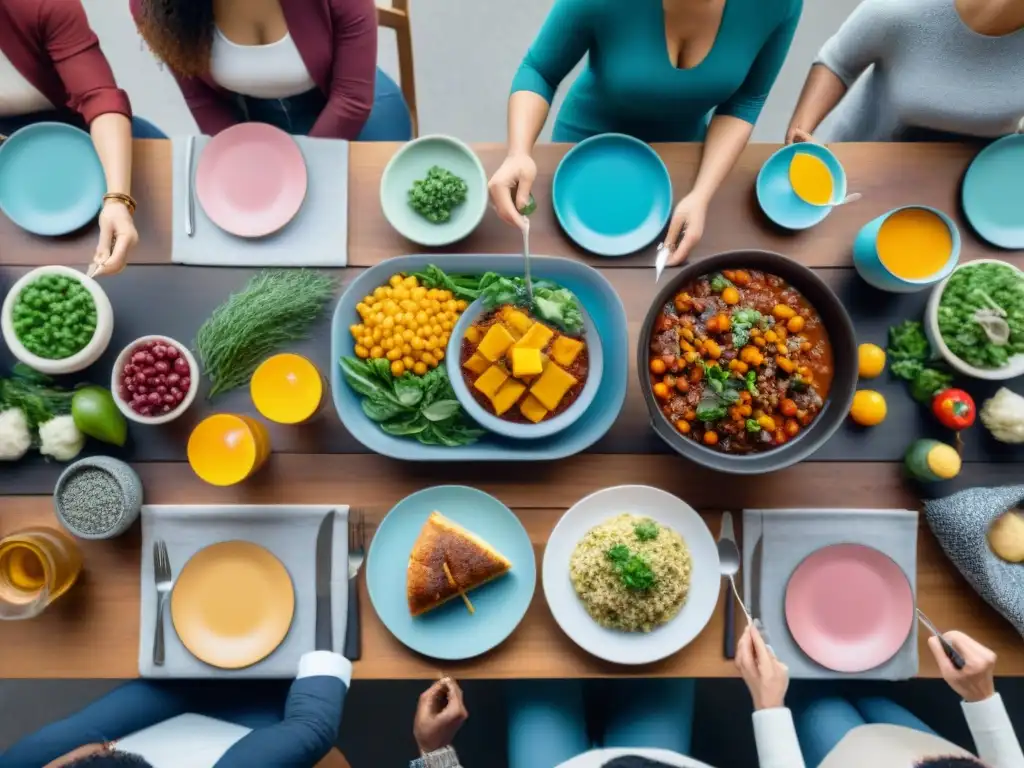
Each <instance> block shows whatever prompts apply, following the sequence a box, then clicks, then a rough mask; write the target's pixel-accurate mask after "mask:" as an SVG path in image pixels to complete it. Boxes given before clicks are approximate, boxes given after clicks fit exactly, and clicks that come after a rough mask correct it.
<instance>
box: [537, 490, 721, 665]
mask: <svg viewBox="0 0 1024 768" xmlns="http://www.w3.org/2000/svg"><path fill="white" fill-rule="evenodd" d="M622 514H632V515H638V516H641V517H650V518H653V519H654V520H656V521H658V522H659V523H661V524H662V525H665V526H667V527H669V528H672V529H673V530H674V531H676V533H678V534H679V535H680V536H682V537H683V539H684V540H685V541H686V544H687V546H688V547H689V548H690V557H691V561H692V565H693V567H692V570H691V574H690V592H689V594H688V595H687V597H686V602H685V603H684V604H683V607H682V609H681V610H680V611H679V613H678V614H677V615H676V617H675V618H674V619H672V620H671V621H670V622H668V623H667V624H663V625H662V626H660V627H658V628H657V629H655V630H653V631H651V632H648V633H646V634H645V633H643V632H621V631H618V630H613V629H606V628H605V627H602V626H601V625H600V624H598V623H597V622H596V621H594V620H593V619H592V618H590V614H588V613H587V610H586V608H584V607H583V602H582V601H581V600H580V599H579V597H578V596H577V595H576V590H575V589H573V586H572V581H570V579H569V560H570V559H571V557H572V553H573V550H575V549H576V544H577V543H578V542H579V540H580V539H582V538H583V536H584V534H586V532H587V531H589V530H590V529H591V528H593V527H594V526H597V525H600V524H601V523H603V522H605V521H607V520H609V519H610V518H613V517H617V516H618V515H622ZM721 581H722V575H721V572H720V570H719V564H718V548H717V546H716V545H715V540H714V537H713V536H712V535H711V531H709V530H708V527H707V525H706V524H705V523H704V520H703V519H702V518H701V516H700V515H698V514H697V512H696V511H695V510H694V509H693V507H691V506H690V505H689V504H687V503H686V502H685V501H682V500H681V499H678V498H676V497H675V496H673V495H672V494H670V493H666V492H665V491H662V490H659V489H657V488H651V487H649V486H646V485H620V486H617V487H615V488H606V489H605V490H603V491H598V492H597V493H594V494H591V495H590V496H587V497H586V498H584V499H582V500H580V501H578V502H577V503H576V504H575V505H574V506H573V507H572V508H571V509H570V510H569V511H568V512H566V513H565V514H564V515H563V516H562V519H561V520H559V521H558V525H556V526H555V529H554V530H553V531H552V532H551V537H550V538H549V539H548V544H547V548H546V549H545V550H544V575H543V582H544V596H545V598H546V599H547V602H548V605H549V606H550V608H551V613H552V614H553V615H554V617H555V621H557V622H558V625H559V626H560V627H561V628H562V631H564V632H565V634H567V635H568V636H569V637H570V638H572V639H573V640H574V641H575V642H576V643H577V645H579V646H580V647H581V648H583V649H584V650H585V651H588V652H589V653H592V654H593V655H594V656H597V657H599V658H602V659H605V660H606V661H611V662H613V663H616V664H649V663H651V662H654V661H658V660H659V659H664V658H665V657H667V656H671V655H672V654H673V653H675V652H676V651H678V650H679V649H680V648H683V647H685V646H686V645H687V644H689V643H690V642H691V641H692V640H693V639H694V638H695V637H697V635H699V634H700V633H701V632H702V631H703V629H704V627H705V626H707V623H708V621H709V620H710V619H711V615H712V613H713V612H714V610H715V606H716V605H717V603H718V590H719V588H720V586H721Z"/></svg>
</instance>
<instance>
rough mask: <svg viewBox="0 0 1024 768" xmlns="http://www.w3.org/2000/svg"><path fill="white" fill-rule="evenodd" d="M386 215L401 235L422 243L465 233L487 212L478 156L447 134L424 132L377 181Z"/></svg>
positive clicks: (458, 237) (450, 240) (450, 239)
mask: <svg viewBox="0 0 1024 768" xmlns="http://www.w3.org/2000/svg"><path fill="white" fill-rule="evenodd" d="M380 205H381V209H382V210H383V211H384V217H385V218H386V219H387V220H388V223H390V224H391V226H392V227H394V228H395V229H396V230H397V231H398V232H399V234H401V235H403V236H404V237H407V238H408V239H410V240H412V241H413V242H414V243H418V244H419V245H426V246H439V245H448V244H450V243H454V242H456V241H458V240H461V239H462V238H464V237H466V236H467V235H469V234H470V233H471V232H472V231H473V230H474V229H476V228H477V226H478V225H479V224H480V222H481V221H482V220H483V217H484V213H485V212H486V210H487V176H486V175H485V174H484V167H483V165H481V163H480V159H479V158H478V157H477V156H476V155H475V154H474V153H473V150H472V149H470V148H469V147H468V146H467V145H466V144H464V143H463V142H461V141H459V140H458V139H455V138H452V137H451V136H440V135H437V136H423V137H422V138H419V139H416V140H415V141H411V142H409V143H408V144H406V145H405V146H404V147H402V148H401V149H400V150H398V152H396V153H395V156H394V157H392V158H391V161H390V162H389V163H388V164H387V167H386V168H385V169H384V175H383V176H382V177H381V180H380Z"/></svg>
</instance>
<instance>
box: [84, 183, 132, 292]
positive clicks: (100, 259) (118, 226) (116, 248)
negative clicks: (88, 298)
mask: <svg viewBox="0 0 1024 768" xmlns="http://www.w3.org/2000/svg"><path fill="white" fill-rule="evenodd" d="M99 224H100V240H99V243H98V244H97V245H96V253H95V254H94V255H93V257H92V264H91V265H90V267H89V272H90V276H91V277H99V276H100V275H116V274H117V273H118V272H120V271H121V270H122V269H124V268H125V265H127V263H128V251H130V250H131V249H132V248H133V247H135V244H136V243H138V242H139V233H138V232H137V231H136V229H135V220H134V219H133V218H132V214H131V211H129V210H128V206H127V205H125V204H124V203H123V202H121V201H120V200H107V201H106V202H104V203H103V210H101V211H100V219H99Z"/></svg>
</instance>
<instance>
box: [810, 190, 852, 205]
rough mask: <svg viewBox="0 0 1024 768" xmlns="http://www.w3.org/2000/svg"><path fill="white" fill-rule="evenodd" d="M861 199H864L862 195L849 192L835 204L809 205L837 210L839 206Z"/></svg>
mask: <svg viewBox="0 0 1024 768" xmlns="http://www.w3.org/2000/svg"><path fill="white" fill-rule="evenodd" d="M862 197H864V195H862V194H861V193H860V192H851V193H850V194H848V195H847V196H846V197H844V198H843V199H842V200H839V201H838V202H835V203H811V205H817V206H818V207H819V208H838V207H839V206H840V205H846V204H847V203H856V202H857V201H858V200H860V199H861V198H862Z"/></svg>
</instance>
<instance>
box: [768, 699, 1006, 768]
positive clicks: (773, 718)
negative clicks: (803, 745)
mask: <svg viewBox="0 0 1024 768" xmlns="http://www.w3.org/2000/svg"><path fill="white" fill-rule="evenodd" d="M754 741H755V742H756V743H757V764H758V765H759V766H760V768H804V756H803V754H802V753H801V752H800V742H799V741H797V738H796V727H795V726H794V725H793V713H792V712H790V711H789V710H788V709H786V708H785V707H778V708H776V709H762V710H760V711H758V712H755V713H754ZM997 768H1002V766H997Z"/></svg>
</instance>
